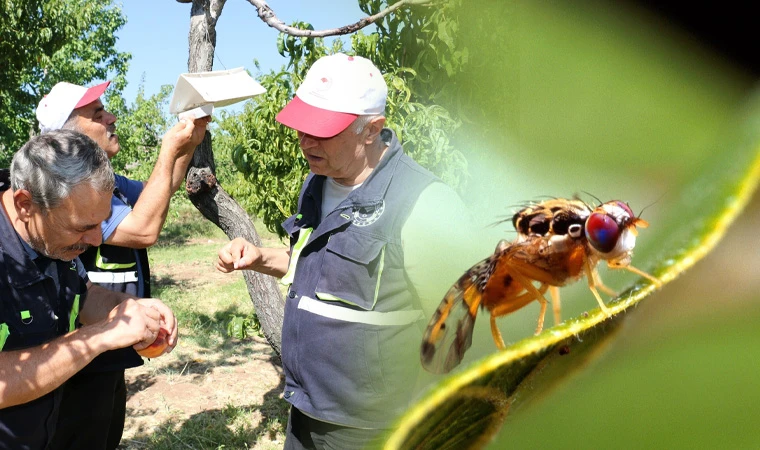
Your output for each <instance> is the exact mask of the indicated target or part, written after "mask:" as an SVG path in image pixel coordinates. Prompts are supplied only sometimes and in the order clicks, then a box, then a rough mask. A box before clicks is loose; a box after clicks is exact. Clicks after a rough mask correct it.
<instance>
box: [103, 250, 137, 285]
mask: <svg viewBox="0 0 760 450" xmlns="http://www.w3.org/2000/svg"><path fill="white" fill-rule="evenodd" d="M135 265H137V262H131V263H124V264H119V263H107V262H104V261H103V257H102V256H101V255H100V247H98V256H97V257H96V258H95V267H99V268H101V269H103V270H118V269H129V268H130V267H134V266H135ZM132 281H137V279H135V280H132ZM96 283H101V282H100V281H96ZM102 283H108V281H103V282H102Z"/></svg>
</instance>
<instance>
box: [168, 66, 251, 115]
mask: <svg viewBox="0 0 760 450" xmlns="http://www.w3.org/2000/svg"><path fill="white" fill-rule="evenodd" d="M264 92H266V90H265V89H264V88H263V87H262V86H261V85H260V84H259V83H257V82H256V80H254V79H253V78H251V76H250V75H248V72H246V70H245V68H243V67H238V68H236V69H230V70H216V71H212V72H196V73H183V74H181V75H180V76H179V78H178V79H177V84H176V85H175V86H174V93H173V94H172V99H171V102H170V103H169V112H170V113H172V114H177V115H178V116H179V118H180V119H199V118H201V117H205V116H209V115H211V113H212V112H213V111H214V108H215V107H222V106H227V105H232V104H233V103H238V102H242V101H243V100H247V99H249V98H251V97H253V96H254V95H259V94H263V93H264Z"/></svg>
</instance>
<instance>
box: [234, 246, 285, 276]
mask: <svg viewBox="0 0 760 450" xmlns="http://www.w3.org/2000/svg"><path fill="white" fill-rule="evenodd" d="M259 251H260V252H261V259H260V260H259V261H257V262H256V263H255V264H252V265H251V266H250V267H244V269H248V270H255V271H256V272H261V273H263V274H266V275H271V276H273V277H277V278H282V277H283V276H285V273H286V272H287V271H288V263H289V262H290V253H289V251H288V249H284V248H260V249H259Z"/></svg>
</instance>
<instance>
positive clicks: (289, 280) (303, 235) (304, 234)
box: [280, 228, 314, 285]
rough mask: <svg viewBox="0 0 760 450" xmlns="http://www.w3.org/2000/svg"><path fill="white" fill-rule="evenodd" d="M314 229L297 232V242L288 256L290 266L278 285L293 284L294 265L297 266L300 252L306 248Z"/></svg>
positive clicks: (302, 229)
mask: <svg viewBox="0 0 760 450" xmlns="http://www.w3.org/2000/svg"><path fill="white" fill-rule="evenodd" d="M312 231H314V228H301V231H299V232H298V242H296V245H294V246H293V252H292V253H291V254H290V264H289V265H288V271H287V272H286V273H285V276H284V277H282V278H281V279H280V283H282V284H284V285H291V284H293V277H294V276H295V274H296V264H298V257H300V256H301V250H303V248H304V247H305V246H306V241H308V240H309V236H311V232H312Z"/></svg>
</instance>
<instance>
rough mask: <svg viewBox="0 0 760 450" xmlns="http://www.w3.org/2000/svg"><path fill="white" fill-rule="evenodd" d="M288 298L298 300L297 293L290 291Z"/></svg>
mask: <svg viewBox="0 0 760 450" xmlns="http://www.w3.org/2000/svg"><path fill="white" fill-rule="evenodd" d="M288 297H290V298H296V291H290V292H288Z"/></svg>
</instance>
